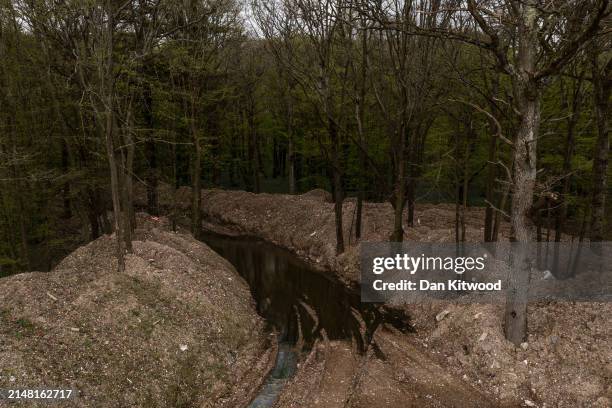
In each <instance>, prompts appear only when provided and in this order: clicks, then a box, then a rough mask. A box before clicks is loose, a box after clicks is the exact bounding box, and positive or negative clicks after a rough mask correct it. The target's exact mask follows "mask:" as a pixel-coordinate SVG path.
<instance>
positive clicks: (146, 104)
mask: <svg viewBox="0 0 612 408" xmlns="http://www.w3.org/2000/svg"><path fill="white" fill-rule="evenodd" d="M143 116H144V122H145V126H146V137H145V156H146V159H147V164H148V168H147V171H146V173H145V174H146V176H145V183H146V185H147V212H148V213H149V214H150V215H159V197H158V191H157V188H158V169H157V148H156V146H155V139H154V129H153V127H154V123H153V96H152V94H151V85H150V84H149V83H148V82H145V85H144V89H143Z"/></svg>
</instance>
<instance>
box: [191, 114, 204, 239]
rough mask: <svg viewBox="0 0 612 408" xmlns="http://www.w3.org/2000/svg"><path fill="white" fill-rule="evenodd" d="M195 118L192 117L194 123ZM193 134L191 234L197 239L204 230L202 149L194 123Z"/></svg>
mask: <svg viewBox="0 0 612 408" xmlns="http://www.w3.org/2000/svg"><path fill="white" fill-rule="evenodd" d="M193 121H195V117H192V122H193ZM191 134H192V138H193V147H194V150H193V155H192V158H193V164H192V171H193V173H192V177H193V180H192V184H193V186H192V197H191V233H192V234H193V235H194V236H195V237H197V236H199V235H200V230H201V228H202V178H201V175H202V149H201V146H200V137H199V136H198V133H197V130H196V128H195V124H194V123H192V128H191Z"/></svg>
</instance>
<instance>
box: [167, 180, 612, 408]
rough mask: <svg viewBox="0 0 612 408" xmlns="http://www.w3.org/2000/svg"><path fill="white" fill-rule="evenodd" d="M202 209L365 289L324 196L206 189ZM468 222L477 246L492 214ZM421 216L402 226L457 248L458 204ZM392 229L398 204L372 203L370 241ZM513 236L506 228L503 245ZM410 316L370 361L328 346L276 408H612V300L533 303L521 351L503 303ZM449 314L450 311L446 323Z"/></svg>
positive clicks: (479, 212) (429, 309)
mask: <svg viewBox="0 0 612 408" xmlns="http://www.w3.org/2000/svg"><path fill="white" fill-rule="evenodd" d="M188 195H189V192H188V190H187V189H183V190H182V191H179V194H178V197H179V200H178V201H179V202H183V203H186V202H188V201H184V199H181V198H180V197H181V196H183V197H188ZM203 203H204V207H205V208H204V212H205V219H206V227H207V228H211V229H216V230H219V231H222V232H225V233H237V234H247V235H252V236H257V237H260V238H263V239H265V240H267V241H270V242H273V243H276V244H277V245H280V246H282V247H285V248H287V249H289V250H291V251H293V252H294V253H295V254H296V255H297V256H299V257H301V258H302V259H304V260H306V261H308V262H309V263H310V264H311V265H313V266H314V267H317V268H319V269H321V270H323V271H326V272H327V273H333V274H335V275H336V276H337V277H338V278H339V279H340V280H342V281H344V282H345V283H346V284H347V285H348V286H350V287H355V286H356V285H357V279H358V276H359V275H358V254H359V244H358V243H357V244H355V239H354V234H353V235H352V238H351V245H349V246H348V248H347V250H346V252H345V253H344V254H342V255H340V256H336V255H335V232H334V213H333V204H330V203H328V202H327V200H326V198H325V195H324V194H319V193H317V194H306V195H302V196H289V195H278V194H276V195H270V194H252V193H247V192H240V191H220V190H212V191H206V192H204V194H203ZM354 208H355V203H354V202H351V201H348V200H347V201H346V202H345V204H344V214H345V216H344V225H345V228H346V231H345V236H346V237H348V236H349V232H350V231H351V220H352V216H353V214H354ZM466 217H467V220H466V223H467V225H468V229H467V238H468V241H471V242H478V241H481V240H482V238H481V237H482V231H483V219H484V209H482V208H470V209H469V210H468V211H467V214H466ZM415 219H416V224H417V225H416V226H415V227H408V226H406V227H405V230H406V234H405V239H406V240H407V241H422V242H453V240H454V222H455V221H454V220H455V213H454V207H453V206H452V205H417V208H416V214H415ZM391 225H392V209H391V206H390V205H388V204H380V203H366V204H365V206H364V223H363V238H362V240H363V241H384V240H387V238H388V237H389V235H390V233H391V228H390V227H391ZM353 230H354V229H353ZM508 234H509V227H508V225H507V224H504V225H503V226H502V230H501V235H502V239H507V237H508ZM404 309H405V310H406V311H407V312H408V313H409V314H410V316H411V317H412V323H413V325H414V328H415V333H414V334H408V335H403V334H398V333H395V332H393V330H392V329H390V328H383V329H382V330H381V331H379V332H377V337H376V342H375V344H376V346H377V347H378V348H379V351H380V353H378V355H370V356H369V357H368V358H367V359H366V361H365V362H361V361H360V360H362V358H361V357H358V356H357V355H356V354H355V353H354V352H347V351H346V349H347V347H348V345H347V344H345V343H323V344H321V345H320V346H319V347H318V348H316V349H315V351H313V355H311V356H310V357H309V359H308V360H307V361H305V362H304V365H303V366H302V368H301V370H300V372H299V373H298V375H297V377H296V378H295V379H294V381H293V382H292V384H291V385H290V386H289V387H287V389H286V390H285V391H284V393H283V396H282V398H281V401H280V403H279V406H282V407H289V406H292V407H303V406H313V407H315V406H326V407H327V406H330V407H334V406H345V405H342V404H344V402H346V401H349V402H350V404H349V405H348V406H354V407H378V406H388V407H405V406H415V407H416V406H419V407H420V406H436V407H440V406H444V407H453V406H457V407H483V406H511V407H515V406H537V407H602V408H603V407H609V406H610V401H611V400H612V386H611V384H612V381H610V380H611V377H612V352H611V350H612V347H611V344H610V343H611V342H610V335H609V334H610V333H612V321H611V319H610V316H611V315H612V313H611V312H612V305H610V304H597V303H570V302H556V303H538V304H533V305H531V307H530V308H529V338H528V341H527V343H525V344H523V345H522V347H515V346H513V345H512V344H511V343H509V342H507V341H506V340H505V339H504V336H503V333H502V329H501V308H500V307H499V306H494V305H479V304H470V305H458V304H451V303H440V302H438V303H432V304H419V305H411V306H405V307H404ZM443 310H447V311H448V312H449V313H448V314H447V315H446V317H445V318H444V319H442V320H441V321H437V320H436V319H435V316H436V315H437V314H438V313H440V312H441V311H443ZM358 360H359V361H358ZM333 384H335V385H333ZM349 384H352V385H350V386H349ZM461 390H463V391H461ZM342 401H344V402H342Z"/></svg>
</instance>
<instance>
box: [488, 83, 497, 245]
mask: <svg viewBox="0 0 612 408" xmlns="http://www.w3.org/2000/svg"><path fill="white" fill-rule="evenodd" d="M492 86H493V89H492V91H491V99H493V98H496V97H497V93H498V91H499V76H498V75H496V76H495V78H494V79H493V85H492ZM490 107H491V114H493V115H494V114H495V112H496V111H495V108H496V107H495V103H493V102H491V103H490ZM489 131H490V132H491V138H490V139H489V154H488V161H489V162H488V164H487V185H486V193H485V195H486V199H487V202H488V204H487V209H486V210H485V222H484V240H485V242H493V241H496V237H495V239H494V236H493V235H494V234H493V231H494V229H495V226H494V218H495V217H494V215H495V214H494V212H495V209H494V208H493V203H494V202H495V179H496V178H497V133H498V129H497V125H496V123H495V121H494V120H493V119H492V118H489Z"/></svg>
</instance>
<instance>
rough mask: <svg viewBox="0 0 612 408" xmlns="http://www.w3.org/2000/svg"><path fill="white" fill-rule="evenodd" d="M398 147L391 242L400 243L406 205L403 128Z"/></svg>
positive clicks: (396, 152)
mask: <svg viewBox="0 0 612 408" xmlns="http://www.w3.org/2000/svg"><path fill="white" fill-rule="evenodd" d="M398 137H399V146H398V148H397V151H395V157H396V180H395V194H394V197H393V203H392V204H393V210H394V212H393V233H392V234H391V241H393V242H402V241H403V240H404V227H403V216H404V205H405V204H406V193H405V188H406V134H405V132H404V129H403V126H402V129H401V130H400V132H399V134H398Z"/></svg>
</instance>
